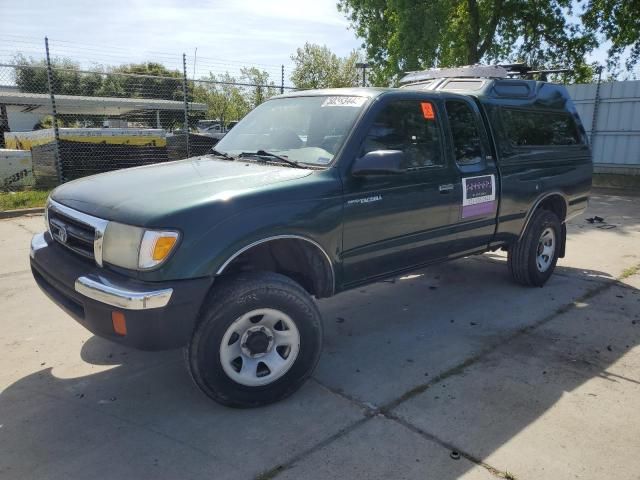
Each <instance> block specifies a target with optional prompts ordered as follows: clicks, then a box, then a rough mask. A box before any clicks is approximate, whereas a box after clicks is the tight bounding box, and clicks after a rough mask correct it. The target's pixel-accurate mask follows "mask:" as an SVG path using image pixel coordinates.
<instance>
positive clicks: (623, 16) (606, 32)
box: [582, 0, 640, 70]
mask: <svg viewBox="0 0 640 480" xmlns="http://www.w3.org/2000/svg"><path fill="white" fill-rule="evenodd" d="M582 20H583V21H584V23H585V25H586V26H587V27H588V28H590V29H592V30H594V31H596V32H598V33H599V34H600V35H602V36H603V37H604V39H605V40H608V41H610V42H611V47H610V48H609V51H608V53H609V59H608V62H607V63H608V65H607V66H608V67H609V68H610V69H611V68H615V67H618V66H619V64H620V61H621V58H622V56H623V55H624V53H625V52H628V53H629V55H628V57H627V58H626V59H625V66H626V68H627V70H631V68H633V66H634V65H636V64H637V63H638V60H640V0H590V1H589V2H588V3H587V5H586V7H585V10H584V12H583V15H582Z"/></svg>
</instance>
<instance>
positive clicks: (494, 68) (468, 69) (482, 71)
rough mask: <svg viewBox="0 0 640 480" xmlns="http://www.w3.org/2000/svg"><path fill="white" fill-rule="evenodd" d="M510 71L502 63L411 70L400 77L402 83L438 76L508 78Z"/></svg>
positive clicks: (436, 77) (433, 78) (422, 80)
mask: <svg viewBox="0 0 640 480" xmlns="http://www.w3.org/2000/svg"><path fill="white" fill-rule="evenodd" d="M508 75H509V71H508V70H507V69H506V68H503V67H502V66H501V65H466V66H464V67H453V68H430V69H427V70H422V71H418V72H409V73H407V75H405V76H404V77H402V78H401V79H400V84H408V83H416V82H424V81H426V80H435V79H438V78H507V77H508Z"/></svg>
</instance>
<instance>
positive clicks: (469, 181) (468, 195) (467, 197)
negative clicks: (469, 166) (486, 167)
mask: <svg viewBox="0 0 640 480" xmlns="http://www.w3.org/2000/svg"><path fill="white" fill-rule="evenodd" d="M495 209H496V178H495V176H494V175H482V176H479V177H467V178H463V179H462V218H468V217H475V216H478V215H488V214H491V213H493V212H495Z"/></svg>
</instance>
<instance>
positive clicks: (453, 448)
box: [382, 412, 514, 478]
mask: <svg viewBox="0 0 640 480" xmlns="http://www.w3.org/2000/svg"><path fill="white" fill-rule="evenodd" d="M382 415H383V416H384V417H385V418H387V419H389V420H392V421H394V422H396V423H398V424H400V425H402V426H403V427H404V428H406V429H408V430H410V431H412V432H414V433H416V434H418V435H420V436H421V437H423V438H425V439H426V440H429V441H431V442H434V443H437V444H438V445H440V446H441V447H443V448H445V449H446V450H450V451H452V452H453V451H455V452H458V453H459V454H460V456H461V457H463V458H465V459H467V460H469V461H470V462H471V463H474V464H475V465H478V466H479V467H482V468H484V469H485V470H487V471H488V472H489V473H491V474H492V475H494V476H495V477H498V478H514V475H513V473H511V472H508V471H502V470H500V469H498V468H495V467H494V466H492V465H489V464H488V463H486V462H483V461H482V460H480V459H479V458H477V457H475V456H474V455H472V454H470V453H469V452H465V451H464V450H461V449H460V448H458V447H456V446H455V445H452V444H450V443H448V442H446V441H444V440H442V439H440V438H438V437H436V436H435V435H433V434H431V433H428V432H425V431H424V430H422V429H421V428H418V427H416V426H415V425H412V424H411V423H409V422H407V421H406V420H404V419H403V418H402V417H399V416H398V415H396V414H394V413H391V412H384V413H382Z"/></svg>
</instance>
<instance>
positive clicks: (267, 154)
mask: <svg viewBox="0 0 640 480" xmlns="http://www.w3.org/2000/svg"><path fill="white" fill-rule="evenodd" d="M242 157H257V158H258V159H260V157H271V158H275V159H276V160H278V161H280V162H284V163H286V164H288V165H291V166H292V167H296V168H306V167H303V166H302V165H300V164H299V163H298V162H294V161H293V160H289V159H288V158H287V157H283V156H281V155H277V154H275V153H272V152H267V151H266V150H257V151H255V152H242V153H241V154H240V155H238V158H242ZM262 161H266V160H265V159H262Z"/></svg>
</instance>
